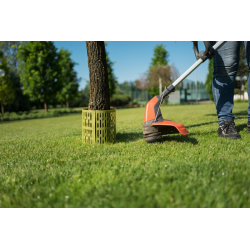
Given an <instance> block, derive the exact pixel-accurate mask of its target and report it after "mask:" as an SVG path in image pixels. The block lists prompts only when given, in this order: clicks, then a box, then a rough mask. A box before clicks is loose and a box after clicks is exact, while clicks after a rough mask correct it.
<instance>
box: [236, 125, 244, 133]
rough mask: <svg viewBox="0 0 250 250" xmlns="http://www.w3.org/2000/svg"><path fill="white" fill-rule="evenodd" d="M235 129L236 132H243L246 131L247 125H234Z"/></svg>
mask: <svg viewBox="0 0 250 250" xmlns="http://www.w3.org/2000/svg"><path fill="white" fill-rule="evenodd" d="M235 128H236V129H237V130H238V131H243V132H245V131H246V129H247V124H241V125H236V126H235Z"/></svg>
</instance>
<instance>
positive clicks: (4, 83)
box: [0, 51, 14, 115]
mask: <svg viewBox="0 0 250 250" xmlns="http://www.w3.org/2000/svg"><path fill="white" fill-rule="evenodd" d="M0 69H1V70H2V71H3V72H4V75H1V76H0V103H1V112H2V115H4V105H6V104H7V103H11V102H13V99H14V89H13V85H12V82H11V80H10V76H9V68H8V66H7V60H6V58H5V57H4V56H3V53H2V52H1V51H0Z"/></svg>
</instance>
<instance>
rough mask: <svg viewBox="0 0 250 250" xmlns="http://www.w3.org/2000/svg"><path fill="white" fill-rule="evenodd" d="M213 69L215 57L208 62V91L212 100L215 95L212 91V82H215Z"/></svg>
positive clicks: (206, 82)
mask: <svg viewBox="0 0 250 250" xmlns="http://www.w3.org/2000/svg"><path fill="white" fill-rule="evenodd" d="M213 71H214V66H213V59H211V60H209V63H208V73H207V77H206V81H205V85H206V89H207V93H208V95H209V98H210V100H212V101H214V96H213V91H212V83H213Z"/></svg>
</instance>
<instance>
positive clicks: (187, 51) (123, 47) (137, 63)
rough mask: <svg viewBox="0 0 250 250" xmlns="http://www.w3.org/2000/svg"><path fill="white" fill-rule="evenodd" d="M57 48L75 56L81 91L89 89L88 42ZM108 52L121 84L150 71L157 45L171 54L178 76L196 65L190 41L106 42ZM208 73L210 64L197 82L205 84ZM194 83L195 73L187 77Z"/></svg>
mask: <svg viewBox="0 0 250 250" xmlns="http://www.w3.org/2000/svg"><path fill="white" fill-rule="evenodd" d="M54 43H55V46H56V47H57V48H58V49H60V48H61V47H63V48H65V49H68V50H69V51H71V52H72V57H71V58H72V60H73V61H75V62H76V63H78V65H76V66H75V70H76V71H77V73H78V77H81V78H82V81H81V83H80V88H79V89H83V88H84V87H85V85H86V82H85V80H84V79H86V80H88V79H89V69H88V57H87V50H86V42H85V41H75V42H74V41H56V42H54ZM107 43H108V46H107V47H106V51H107V52H108V54H109V57H110V60H111V61H112V62H114V66H113V69H114V73H115V76H116V77H117V80H118V82H119V83H122V82H124V81H135V80H136V79H139V78H140V76H141V75H142V74H143V73H145V72H146V71H147V70H148V67H149V65H150V63H151V59H152V57H153V53H154V52H153V50H154V47H155V46H156V45H157V44H163V45H165V46H166V47H165V48H166V50H167V51H168V52H169V57H168V60H169V64H172V63H173V64H174V65H175V67H176V68H177V69H178V71H179V73H180V74H182V73H184V72H185V71H186V70H187V69H188V68H189V67H190V66H191V65H192V64H193V63H194V62H195V60H196V59H195V56H194V52H193V43H192V42H190V41H176V42H175V41H170V42H168V41H150V42H149V41H132V42H130V41H126V42H122V41H117V42H116V41H107ZM199 49H200V51H201V50H204V45H203V42H199ZM207 72H208V61H206V62H204V63H203V64H202V65H200V67H199V68H198V69H197V80H198V81H203V82H205V79H206V75H207ZM188 79H189V80H195V72H193V73H192V74H191V75H189V76H188Z"/></svg>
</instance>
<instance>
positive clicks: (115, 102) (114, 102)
mask: <svg viewBox="0 0 250 250" xmlns="http://www.w3.org/2000/svg"><path fill="white" fill-rule="evenodd" d="M131 100H132V98H131V96H130V95H119V94H114V95H113V96H112V97H111V99H110V105H111V106H114V107H117V106H125V105H127V104H129V102H130V101H131Z"/></svg>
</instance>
